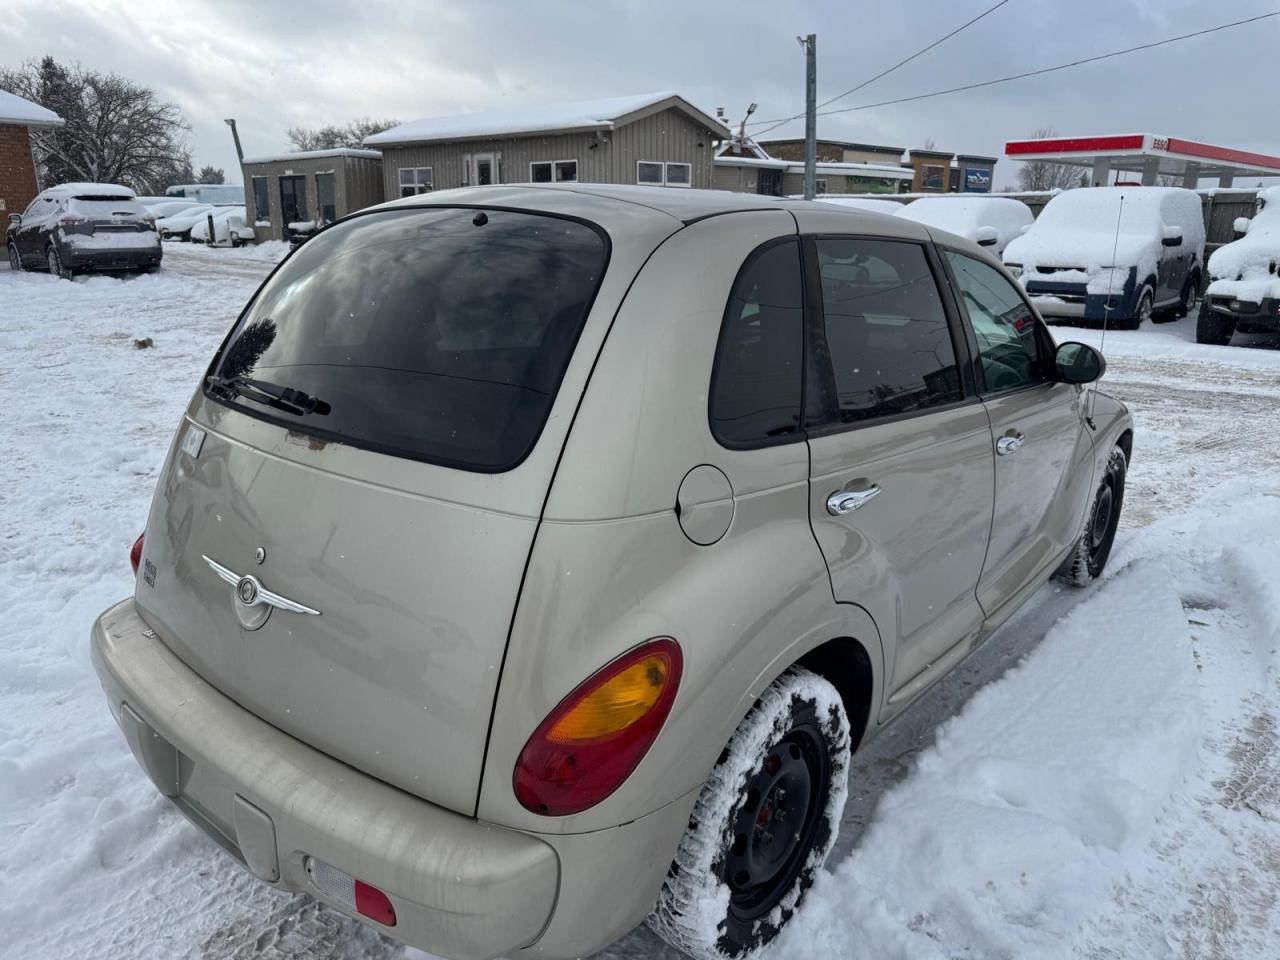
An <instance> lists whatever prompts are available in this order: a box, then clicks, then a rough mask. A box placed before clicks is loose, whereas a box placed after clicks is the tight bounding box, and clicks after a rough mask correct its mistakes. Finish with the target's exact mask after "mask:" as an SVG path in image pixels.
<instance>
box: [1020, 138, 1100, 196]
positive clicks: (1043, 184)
mask: <svg viewBox="0 0 1280 960" xmlns="http://www.w3.org/2000/svg"><path fill="white" fill-rule="evenodd" d="M1052 136H1054V131H1053V130H1051V129H1050V128H1048V127H1041V128H1040V129H1039V130H1037V131H1035V132H1034V133H1033V134H1031V137H1030V139H1032V140H1048V139H1049V138H1050V137H1052ZM1086 182H1087V181H1086ZM1080 185H1081V179H1080V168H1079V167H1072V166H1068V165H1067V164H1065V163H1054V162H1052V161H1051V160H1027V161H1025V162H1024V163H1023V164H1022V167H1021V168H1020V169H1019V170H1018V187H1019V189H1021V190H1026V191H1028V192H1030V191H1037V192H1044V191H1049V190H1070V189H1071V188H1072V187H1078V186H1080Z"/></svg>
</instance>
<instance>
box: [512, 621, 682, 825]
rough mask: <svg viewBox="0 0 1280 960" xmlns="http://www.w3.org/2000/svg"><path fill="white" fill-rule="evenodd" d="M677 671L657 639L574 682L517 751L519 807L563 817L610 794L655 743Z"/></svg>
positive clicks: (676, 661) (673, 654)
mask: <svg viewBox="0 0 1280 960" xmlns="http://www.w3.org/2000/svg"><path fill="white" fill-rule="evenodd" d="M682 666H683V661H682V659H681V655H680V647H679V645H677V644H676V642H675V641H674V640H672V639H671V638H670V637H660V638H659V639H657V640H650V641H648V642H647V643H644V644H642V645H641V646H639V647H636V648H635V649H634V650H631V651H629V652H628V653H625V654H623V655H622V656H621V657H619V658H618V659H617V660H614V661H613V662H612V663H610V664H608V665H607V666H605V667H603V668H602V669H600V670H598V671H596V672H595V674H593V675H592V676H591V677H589V678H588V679H587V680H585V681H584V682H582V683H580V684H579V685H578V686H577V688H575V689H574V691H573V692H572V693H570V694H569V695H568V696H567V697H565V698H564V699H563V700H561V701H560V704H559V705H558V706H557V707H556V708H555V709H554V710H552V711H551V713H550V714H548V716H547V718H546V719H545V720H543V721H542V723H541V724H539V726H538V729H537V730H535V731H534V732H533V736H531V737H530V738H529V742H528V743H526V744H525V745H524V749H523V750H521V751H520V759H519V760H518V761H517V762H516V769H515V774H514V777H513V781H514V787H515V792H516V799H517V800H519V801H520V805H521V806H523V807H524V808H525V809H526V810H530V811H532V812H533V813H540V814H543V815H544V816H549V817H563V816H567V815H569V814H571V813H580V812H582V811H583V810H586V809H588V808H589V807H593V806H595V805H596V804H597V803H599V802H600V801H601V800H603V799H604V798H605V797H607V796H609V794H611V793H613V791H614V790H616V789H617V788H618V787H619V786H620V785H621V784H622V782H623V781H624V780H626V779H627V777H629V776H630V775H631V771H632V770H634V769H635V768H636V765H637V764H639V763H640V760H641V758H642V757H643V756H644V755H645V753H646V752H648V750H649V747H650V746H652V745H653V741H654V740H655V739H657V736H658V732H659V731H660V730H661V729H662V724H663V723H664V722H665V721H666V719H667V714H668V713H670V712H671V704H672V703H673V702H674V701H675V698H676V690H677V688H678V687H679V686H680V672H681V668H682Z"/></svg>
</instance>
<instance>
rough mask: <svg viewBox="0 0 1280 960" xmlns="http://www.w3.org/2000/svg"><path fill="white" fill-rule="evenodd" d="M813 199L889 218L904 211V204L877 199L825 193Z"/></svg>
mask: <svg viewBox="0 0 1280 960" xmlns="http://www.w3.org/2000/svg"><path fill="white" fill-rule="evenodd" d="M813 199H814V200H817V201H820V202H821V203H830V204H834V205H835V206H837V207H849V208H852V209H854V210H870V211H871V212H872V213H885V214H888V215H889V216H893V215H894V214H895V213H897V212H898V211H899V210H901V209H902V204H900V203H899V202H898V201H897V200H877V199H876V198H875V197H842V196H839V195H838V194H834V193H824V194H821V195H819V196H816V197H814V198H813Z"/></svg>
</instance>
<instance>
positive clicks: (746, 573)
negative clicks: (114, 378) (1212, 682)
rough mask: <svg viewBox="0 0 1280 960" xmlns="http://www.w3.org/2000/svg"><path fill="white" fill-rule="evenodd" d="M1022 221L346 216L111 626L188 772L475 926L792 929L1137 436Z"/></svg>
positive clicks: (281, 831)
mask: <svg viewBox="0 0 1280 960" xmlns="http://www.w3.org/2000/svg"><path fill="white" fill-rule="evenodd" d="M1102 370H1103V363H1102V359H1101V357H1100V356H1099V355H1098V354H1097V353H1096V352H1095V351H1094V350H1093V349H1091V348H1090V347H1087V346H1083V345H1080V344H1075V343H1064V344H1062V345H1060V346H1057V347H1056V348H1055V345H1054V342H1053V340H1052V339H1051V338H1050V335H1049V334H1048V332H1047V331H1046V330H1045V328H1044V326H1043V325H1042V324H1041V322H1040V320H1039V319H1038V318H1037V316H1036V313H1035V311H1034V310H1033V309H1032V308H1031V307H1030V306H1029V305H1028V303H1027V300H1026V298H1025V297H1024V295H1023V292H1022V290H1021V289H1019V287H1018V286H1017V284H1016V283H1015V282H1014V281H1013V280H1011V279H1010V277H1009V274H1007V273H1006V272H1005V270H1004V268H1003V267H1002V266H1001V265H1000V263H999V262H998V261H996V260H995V259H993V258H992V257H991V256H989V255H988V254H987V253H985V252H984V251H983V250H982V249H980V248H979V247H977V246H975V245H973V244H971V243H969V242H968V241H965V240H961V239H959V238H957V237H954V236H951V235H949V234H945V233H941V232H939V231H936V230H932V229H930V228H927V227H925V226H922V225H920V224H917V223H913V222H911V221H909V220H905V219H903V218H900V217H896V218H895V217H887V216H882V215H878V214H874V213H867V212H860V211H857V210H849V209H841V208H836V207H831V206H823V205H821V204H812V203H804V202H792V201H781V200H773V199H770V198H764V197H756V196H748V195H741V194H732V193H720V192H705V191H696V190H673V189H662V188H640V187H632V188H629V187H607V186H588V185H583V184H558V185H539V186H533V185H527V186H503V187H489V188H478V189H465V190H455V191H448V192H442V193H436V194H431V195H428V196H419V197H411V198H408V199H406V200H401V201H396V202H393V203H388V204H384V205H382V206H380V207H375V208H373V209H370V210H367V211H364V212H361V213H359V214H356V215H354V216H351V217H348V218H346V219H345V220H342V221H339V222H338V223H335V224H333V225H332V226H330V227H329V228H327V229H326V230H324V231H322V232H321V233H319V234H317V235H316V236H315V238H314V239H312V240H310V241H309V242H308V243H306V244H305V245H304V246H302V247H300V248H299V249H298V250H297V251H296V252H295V253H294V254H293V255H292V256H290V257H289V258H288V259H286V260H285V261H284V262H283V263H281V264H280V266H279V267H277V268H276V269H275V271H274V272H273V273H272V274H271V276H270V277H268V279H267V280H266V281H265V282H264V283H263V284H262V286H261V288H260V289H259V290H258V291H257V293H256V294H255V295H254V296H253V298H252V300H250V302H249V304H248V305H247V306H246V307H245V309H244V310H243V312H242V313H241V315H240V317H239V319H238V321H237V322H236V323H235V325H234V327H233V328H232V330H231V332H230V333H229V334H228V336H227V337H226V339H225V341H224V342H223V343H222V346H221V347H220V348H219V350H218V352H217V354H216V355H215V357H214V358H213V361H212V363H211V365H210V367H209V369H208V372H207V376H206V377H205V379H204V380H203V381H202V382H201V383H200V384H199V388H198V389H197V390H196V392H195V395H194V396H193V397H192V399H191V402H190V405H189V406H188V407H187V410H186V414H185V416H184V417H183V419H182V423H181V424H180V425H179V428H178V431H177V434H176V436H175V438H174V441H173V444H172V448H171V449H170V451H169V455H168V458H167V460H166V462H165V465H164V468H163V473H162V476H161V479H160V482H159V484H158V487H157V490H156V493H155V499H154V502H153V504H152V507H151V513H150V516H149V517H148V520H147V525H146V531H145V534H144V536H143V537H141V538H139V540H138V542H137V544H135V546H134V551H133V556H132V560H133V563H134V566H135V569H136V571H137V586H136V590H135V593H134V596H133V597H132V598H130V599H128V600H124V601H122V602H121V603H119V604H118V605H116V606H114V607H112V608H111V609H110V610H108V611H106V612H105V613H104V614H102V616H101V617H100V618H99V619H98V621H97V623H96V624H95V625H94V628H93V636H92V645H93V657H94V662H95V665H96V667H97V670H98V673H99V675H100V677H101V680H102V685H103V687H104V689H105V691H106V694H107V698H108V700H109V702H110V706H111V711H112V713H113V714H114V716H115V719H116V721H117V722H118V723H119V725H120V727H121V728H122V730H123V732H124V735H125V738H126V739H127V740H128V742H129V745H130V747H131V748H132V750H133V752H134V754H135V755H136V756H137V759H138V762H139V763H140V764H141V766H142V767H143V769H144V770H145V771H146V773H147V774H148V775H149V776H150V777H151V779H152V780H153V781H154V783H155V786H156V788H157V789H158V790H159V791H160V792H161V793H163V794H164V795H165V796H166V797H168V798H170V799H171V800H172V801H173V803H174V804H176V805H177V806H178V807H179V808H180V809H181V810H182V812H183V813H184V814H186V815H187V816H188V817H189V818H190V819H191V820H192V821H193V822H194V823H196V824H197V825H198V826H199V827H200V828H201V829H203V830H204V831H206V832H207V833H208V834H209V836H211V837H212V838H213V839H214V840H216V841H217V842H218V843H219V844H221V845H222V846H223V847H224V848H225V849H226V850H227V852H228V853H230V854H231V856H233V857H235V858H236V859H237V860H239V861H240V862H241V863H243V865H244V866H245V868H246V869H248V870H249V871H250V872H252V873H253V874H254V875H256V876H257V877H259V878H261V879H262V880H263V881H264V882H266V883H269V884H272V885H273V886H276V887H280V888H284V889H288V890H301V891H306V892H307V893H309V894H310V895H312V896H314V897H316V898H317V899H319V900H320V901H322V902H323V903H325V904H327V905H329V906H330V907H332V908H334V909H336V910H339V911H342V912H344V913H346V914H349V915H350V916H353V917H357V918H359V919H361V920H363V921H364V922H366V923H368V924H369V925H371V926H372V927H374V928H375V929H377V930H379V931H381V932H383V933H385V934H387V935H389V936H391V937H394V938H397V939H399V940H403V941H404V942H406V943H410V944H413V945H415V946H418V947H421V948H424V949H426V950H429V951H431V952H433V953H437V954H440V955H443V956H445V957H451V958H487V957H496V956H503V955H505V956H511V957H523V956H529V957H551V958H561V957H577V956H581V955H584V954H588V953H590V952H592V951H594V950H597V949H598V948H600V947H602V946H604V945H605V944H607V943H609V942H610V941H611V940H613V939H614V938H616V937H618V936H620V935H622V934H623V933H625V932H626V931H628V930H630V929H631V928H633V927H634V926H636V925H637V924H639V923H642V922H646V919H647V923H648V924H649V925H650V926H651V927H652V929H653V930H655V931H656V932H657V933H658V934H659V935H660V936H662V937H663V938H665V939H666V940H667V941H668V942H670V943H671V944H673V945H675V946H676V947H678V948H680V949H681V950H684V951H686V952H688V953H689V954H691V955H693V956H696V957H720V956H728V957H734V956H739V955H742V954H744V953H746V952H748V951H750V950H752V949H754V948H755V947H758V946H760V945H761V944H764V943H767V942H768V941H770V940H771V939H772V938H773V937H775V936H776V935H777V933H778V930H779V929H780V928H781V927H782V926H783V925H784V924H785V923H786V922H787V921H788V919H789V918H790V917H791V916H792V914H793V913H794V912H795V910H796V909H797V906H798V905H799V903H800V901H801V898H802V896H803V894H804V892H805V890H806V888H807V887H808V886H809V884H810V883H811V882H812V880H813V878H814V875H815V873H816V872H817V871H818V869H819V868H820V867H821V865H822V863H823V861H824V859H825V857H826V855H827V853H828V851H829V850H830V849H831V846H832V844H833V842H834V840H835V837H836V831H837V829H838V827H839V823H840V815H841V808H842V806H843V803H844V799H845V795H846V791H847V782H848V780H847V778H848V769H849V762H850V755H851V753H852V751H854V750H855V749H857V748H858V747H859V745H861V744H863V743H866V742H867V741H868V740H869V739H870V738H871V737H872V736H874V735H875V734H876V733H877V732H878V731H880V730H881V729H883V728H884V726H885V725H886V724H887V723H888V722H889V721H890V720H892V719H893V718H894V717H895V716H896V715H898V714H900V713H901V712H902V711H903V710H904V709H905V708H906V707H907V706H908V705H909V704H910V703H911V702H912V701H913V700H914V699H915V698H916V697H918V696H919V695H920V694H921V693H922V692H923V691H925V690H927V689H928V688H929V686H930V685H931V684H933V683H935V682H936V681H937V680H938V679H939V678H940V677H942V676H944V675H945V674H946V673H947V672H948V671H949V670H951V669H952V668H954V667H955V666H956V664H958V663H959V662H960V661H962V660H963V659H964V658H965V656H966V655H967V654H968V653H969V652H970V651H972V650H973V649H974V648H975V647H976V646H977V645H978V644H980V643H981V642H982V641H983V639H984V638H985V637H987V636H988V635H989V634H990V633H991V632H992V631H993V630H994V629H995V628H996V627H998V626H999V625H1000V624H1001V623H1002V622H1003V621H1005V620H1006V619H1008V618H1009V616H1010V615H1011V614H1013V613H1014V612H1015V611H1016V610H1017V609H1018V607H1019V606H1020V605H1021V604H1022V603H1023V602H1024V601H1025V600H1026V599H1027V598H1028V597H1029V596H1030V595H1031V594H1032V593H1033V592H1034V591H1035V590H1036V589H1037V588H1038V587H1039V586H1040V585H1041V584H1043V583H1044V582H1045V581H1046V580H1048V579H1049V578H1050V577H1051V576H1052V575H1054V573H1055V572H1057V573H1058V575H1059V576H1060V577H1063V578H1064V579H1067V580H1069V581H1071V582H1075V583H1080V584H1083V583H1087V582H1088V581H1089V580H1090V579H1091V578H1092V577H1095V576H1097V575H1098V573H1099V572H1100V570H1101V569H1102V566H1103V564H1104V563H1105V562H1106V560H1107V555H1108V553H1109V552H1110V550H1111V544H1112V540H1113V538H1114V536H1115V531H1116V525H1117V521H1118V518H1119V515H1120V508H1121V501H1122V497H1123V493H1124V478H1125V469H1126V465H1127V463H1128V458H1129V453H1130V448H1131V444H1132V438H1133V428H1132V422H1131V419H1130V417H1129V414H1128V412H1127V411H1126V410H1125V408H1124V407H1123V406H1122V405H1121V404H1120V403H1118V402H1117V401H1115V400H1113V399H1111V398H1110V397H1108V396H1107V395H1106V394H1103V393H1099V392H1097V390H1096V389H1095V388H1091V387H1088V386H1086V384H1088V383H1090V382H1092V381H1094V380H1096V379H1097V378H1098V377H1099V376H1100V375H1101V373H1102Z"/></svg>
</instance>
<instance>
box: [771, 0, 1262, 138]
mask: <svg viewBox="0 0 1280 960" xmlns="http://www.w3.org/2000/svg"><path fill="white" fill-rule="evenodd" d="M1271 17H1280V10H1278V11H1274V12H1272V13H1263V14H1260V15H1258V16H1256V17H1248V18H1246V19H1244V20H1235V21H1233V22H1231V23H1223V24H1219V25H1218V26H1216V27H1208V28H1206V29H1204V30H1196V31H1195V32H1193V33H1184V34H1182V35H1181V36H1177V37H1167V38H1165V39H1164V40H1156V41H1153V42H1152V43H1143V44H1139V45H1138V46H1135V47H1126V48H1125V49H1123V50H1113V51H1111V52H1110V53H1101V54H1098V55H1097V56H1094V57H1085V58H1084V59H1083V60H1072V61H1071V62H1070V63H1060V64H1058V65H1057V66H1053V67H1042V68H1041V69H1039V70H1028V71H1027V72H1026V73H1015V74H1013V75H1012V76H1008V77H998V78H997V79H995V80H983V81H981V82H979V83H966V84H964V85H962V86H959V87H949V88H948V89H946V90H935V91H933V92H932V93H919V94H916V95H915V96H912V97H899V98H897V99H895V100H881V101H879V102H878V103H864V104H862V105H861V106H857V107H840V108H839V109H837V110H824V111H822V112H821V113H820V114H819V116H824V117H825V116H830V115H832V114H837V113H852V112H854V111H857V110H871V109H873V108H875V107H888V106H893V105H894V104H898V103H913V102H915V101H917V100H928V99H930V98H932V97H944V96H947V95H948V94H952V93H963V92H964V91H966V90H978V89H980V88H982V87H993V86H995V85H996V84H1000V83H1009V82H1011V81H1013V80H1025V79H1027V78H1028V77H1039V76H1043V75H1044V74H1046V73H1055V72H1057V71H1059V70H1067V69H1070V68H1071V67H1079V66H1083V65H1084V64H1086V63H1097V62H1098V61H1100V60H1110V59H1112V58H1114V57H1121V56H1124V55H1125V54H1129V53H1137V52H1139V51H1142V50H1152V49H1154V48H1156V47H1163V46H1165V45H1166V44H1170V43H1178V42H1179V41H1182V40H1190V39H1192V38H1194V37H1203V36H1205V35H1206V34H1210V33H1217V32H1219V31H1221V30H1229V29H1231V28H1232V27H1240V26H1244V25H1245V24H1248V23H1257V22H1258V21H1260V20H1267V19H1269V18H1271ZM793 119H795V118H794V117H788V118H787V119H786V120H783V121H781V123H790V122H791V120H793ZM760 122H761V123H771V122H773V121H768V120H762V121H760ZM777 125H778V126H780V125H781V124H777ZM769 129H770V130H772V129H773V127H770V128H769ZM762 132H764V131H762ZM756 136H759V134H756Z"/></svg>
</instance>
